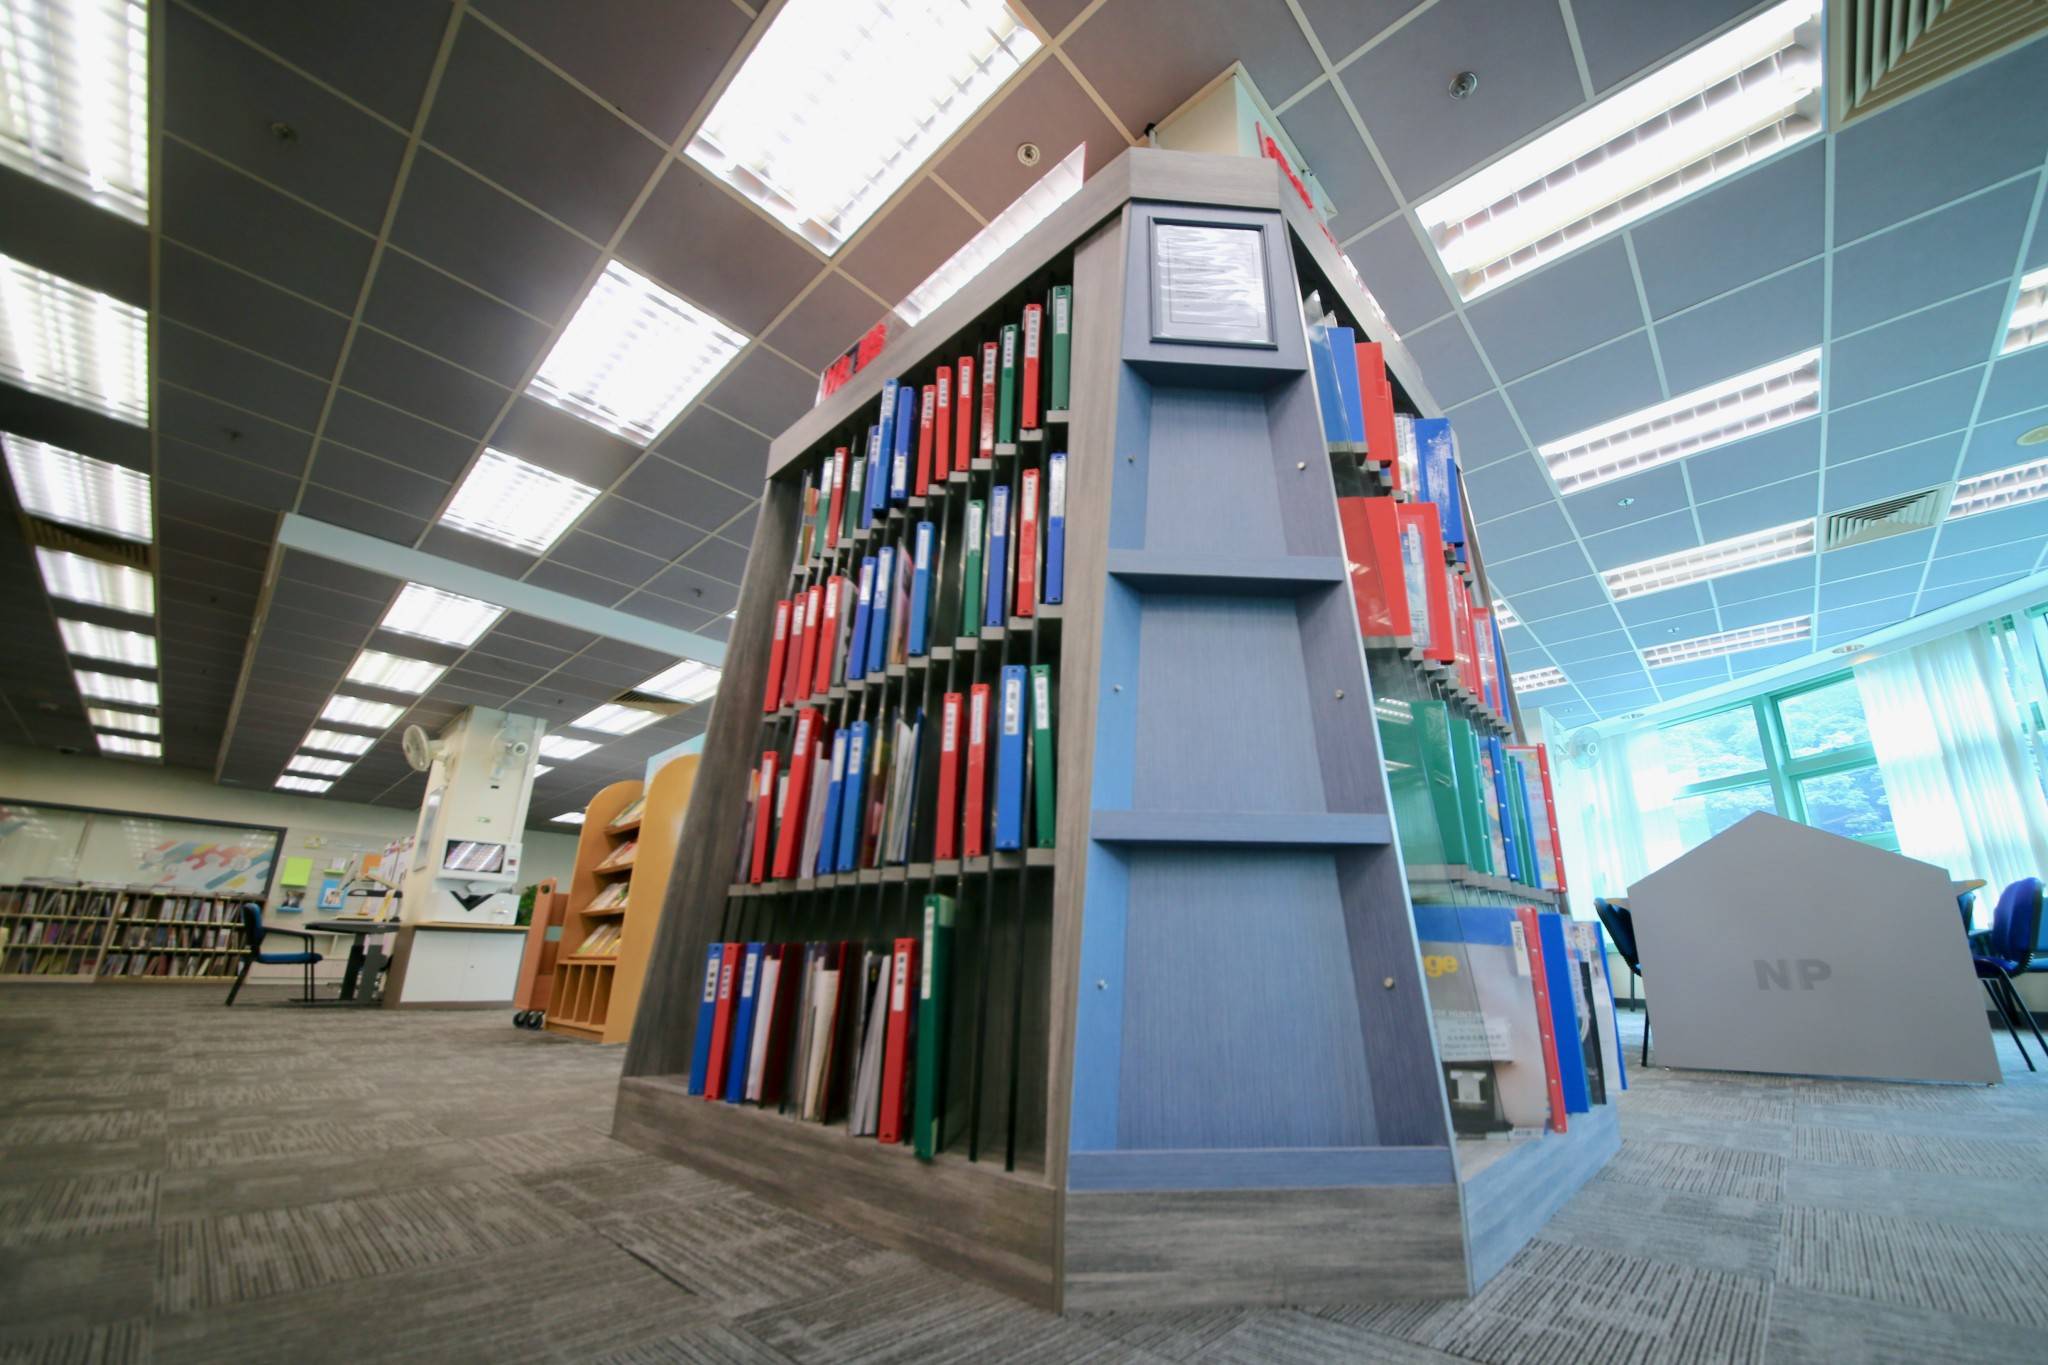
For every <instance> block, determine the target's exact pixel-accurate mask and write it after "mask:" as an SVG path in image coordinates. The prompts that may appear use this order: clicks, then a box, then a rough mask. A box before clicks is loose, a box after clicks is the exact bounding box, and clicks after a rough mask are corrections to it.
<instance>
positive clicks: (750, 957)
mask: <svg viewBox="0 0 2048 1365" xmlns="http://www.w3.org/2000/svg"><path fill="white" fill-rule="evenodd" d="M760 962H761V957H760V954H758V953H748V954H747V975H746V978H745V979H744V980H742V981H741V982H740V998H741V999H743V1000H744V999H745V998H746V997H748V996H750V995H752V994H753V993H754V968H755V967H757V966H759V965H760Z"/></svg>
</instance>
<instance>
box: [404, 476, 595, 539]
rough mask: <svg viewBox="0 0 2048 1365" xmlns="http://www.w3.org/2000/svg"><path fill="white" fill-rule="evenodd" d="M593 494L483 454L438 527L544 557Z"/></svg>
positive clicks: (564, 480)
mask: <svg viewBox="0 0 2048 1365" xmlns="http://www.w3.org/2000/svg"><path fill="white" fill-rule="evenodd" d="M596 497H597V490H596V489H595V488H592V487H591V486H590V485H589V484H587V483H578V482H577V481H576V480H574V479H572V478H570V477H569V476H568V475H566V474H557V473H555V472H554V471H553V470H551V469H542V468H541V467H540V466H539V465H537V464H530V463H528V462H527V461H525V460H522V459H520V458H519V457H518V456H517V455H508V454H506V453H505V452H504V451H502V450H485V451H484V453H483V458H481V459H479V460H478V461H477V462H476V466H475V467H474V468H472V469H471V470H470V471H469V476H468V477H467V478H465V479H464V480H463V481H462V487H460V488H458V489H456V490H455V499H454V501H452V502H451V503H449V504H448V510H447V511H445V512H443V513H442V514H441V524H442V525H443V526H448V527H452V528H453V529H455V530H457V531H463V532H466V533H468V534H469V535H473V536H481V537H482V538H483V539H485V540H494V541H496V542H497V543H498V544H500V545H509V546H511V547H512V548H513V549H515V550H524V551H525V552H526V553H528V554H530V555H538V554H545V553H547V551H548V548H549V547H550V546H552V545H553V544H554V543H555V542H556V541H558V540H560V539H561V538H562V533H563V532H564V531H566V530H568V529H569V525H570V523H571V522H573V521H575V520H576V518H578V517H580V516H582V515H583V509H584V508H586V507H588V506H590V504H591V501H592V500H593V499H594V498H596Z"/></svg>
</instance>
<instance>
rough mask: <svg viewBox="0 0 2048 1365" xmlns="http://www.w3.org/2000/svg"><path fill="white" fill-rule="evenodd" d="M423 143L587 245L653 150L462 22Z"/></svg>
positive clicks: (648, 165)
mask: <svg viewBox="0 0 2048 1365" xmlns="http://www.w3.org/2000/svg"><path fill="white" fill-rule="evenodd" d="M427 141H428V142H429V143H431V144H432V145H434V146H435V147H437V148H439V149H440V150H441V151H443V152H446V153H447V154H448V155H449V156H452V157H454V158H455V159H456V160H457V161H460V162H462V163H464V164H465V165H468V166H470V167H473V168H474V169H476V170H478V171H480V172H482V173H483V174H485V175H487V176H489V177H490V178H491V179H492V180H494V181H496V182H497V183H499V184H500V185H503V186H505V188H507V189H509V190H511V191H512V192H513V193H514V194H517V195H519V196H520V197H521V198H523V199H525V200H526V201H527V202H529V203H531V204H533V205H535V206H537V207H538V208H540V209H542V210H543V211H545V212H547V213H549V214H552V215H553V216H554V217H556V218H557V219H559V220H561V221H562V222H564V223H566V224H568V225H569V226H570V227H572V228H575V229H576V230H577V231H579V232H582V233H583V234H584V235H586V236H588V237H590V238H593V239H594V240H597V241H606V240H609V239H610V237H611V235H612V232H613V230H614V229H616V228H617V227H618V225H619V222H620V220H621V219H623V218H624V217H625V215H626V210H627V208H628V207H630V206H631V204H632V202H633V199H634V196H635V195H637V194H638V193H639V192H640V188H641V186H643V185H645V184H646V183H647V180H648V178H649V177H650V176H651V175H653V173H654V169H655V167H656V166H658V165H659V164H660V163H661V156H662V152H661V148H660V147H657V146H656V145H655V144H654V143H653V142H651V141H649V140H648V139H647V138H645V137H643V136H642V135H641V134H639V133H637V132H635V131H633V129H632V128H630V127H628V126H627V125H626V124H624V123H621V122H620V121H619V120H618V119H617V118H616V117H615V116H614V115H613V114H612V113H611V111H610V110H608V109H606V108H605V107H604V106H603V105H601V104H599V103H598V102H597V101H595V100H593V99H591V98H589V97H588V96H586V95H584V94H583V93H582V92H581V91H579V90H577V89H576V87H574V86H572V85H570V84H568V83H567V82H566V81H563V80H561V79H559V78H558V77H556V76H555V75H554V74H553V73H551V72H550V71H548V70H547V68H546V67H543V66H541V65H540V64H539V63H538V62H536V61H534V60H533V59H532V58H530V57H528V56H527V55H526V54H525V53H523V52H521V51H520V50H519V49H518V48H516V47H514V46H512V45H511V44H510V43H508V42H506V41H505V40H504V39H503V38H500V37H499V36H498V35H497V34H495V33H493V32H491V31H490V30H489V29H488V28H485V27H484V26H483V25H482V24H464V25H463V26H462V31H461V32H460V33H459V34H457V35H456V39H455V51H454V52H453V53H452V54H451V55H450V56H449V58H448V65H447V68H446V69H445V70H444V72H443V73H442V77H441V87H440V90H439V92H438V93H437V94H436V96H435V99H434V111H433V114H432V115H431V116H430V117H429V119H428V122H427Z"/></svg>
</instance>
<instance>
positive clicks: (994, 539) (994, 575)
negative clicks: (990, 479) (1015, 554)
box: [981, 483, 1010, 626]
mask: <svg viewBox="0 0 2048 1365" xmlns="http://www.w3.org/2000/svg"><path fill="white" fill-rule="evenodd" d="M1009 566H1010V487H1009V485H1008V484H1001V483H999V484H996V485H995V486H994V487H992V488H990V489H989V492H988V544H987V545H986V546H985V547H984V548H983V550H982V556H981V573H982V579H983V581H984V582H985V583H986V585H987V586H986V588H985V590H984V598H983V603H982V617H981V623H982V624H983V625H984V626H1001V625H1002V624H1003V623H1004V622H1005V620H1006V619H1007V613H1006V611H1005V608H1006V606H1007V605H1008V602H1007V599H1006V598H1005V596H1004V585H1005V584H1006V583H1007V581H1008V578H1007V574H1008V571H1009Z"/></svg>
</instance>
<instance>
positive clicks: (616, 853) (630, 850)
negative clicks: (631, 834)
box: [593, 839, 640, 872]
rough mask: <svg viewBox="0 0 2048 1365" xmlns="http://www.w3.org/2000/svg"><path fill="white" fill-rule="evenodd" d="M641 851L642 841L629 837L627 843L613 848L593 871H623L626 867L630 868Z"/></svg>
mask: <svg viewBox="0 0 2048 1365" xmlns="http://www.w3.org/2000/svg"><path fill="white" fill-rule="evenodd" d="M639 853H640V841H639V840H638V839H628V840H626V842H625V843H623V844H620V845H619V846H618V847H617V848H615V849H613V850H612V851H611V852H610V853H608V854H606V855H605V857H604V860H603V861H602V862H600V863H598V865H597V866H596V867H595V868H594V869H593V871H597V872H619V871H623V870H624V869H626V868H629V867H631V866H632V865H633V860H634V859H635V858H636V857H638V856H639Z"/></svg>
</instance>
